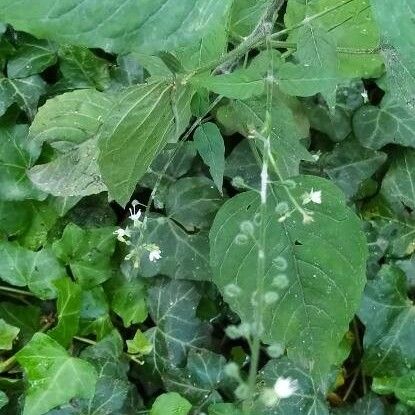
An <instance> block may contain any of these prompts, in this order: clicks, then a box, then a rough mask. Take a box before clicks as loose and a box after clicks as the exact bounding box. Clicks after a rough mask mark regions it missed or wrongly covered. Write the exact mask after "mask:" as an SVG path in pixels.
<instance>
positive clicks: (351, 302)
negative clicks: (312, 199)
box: [210, 176, 367, 373]
mask: <svg viewBox="0 0 415 415" xmlns="http://www.w3.org/2000/svg"><path fill="white" fill-rule="evenodd" d="M294 182H295V185H296V186H295V188H294V189H293V190H292V191H291V193H292V195H293V197H294V198H295V199H296V200H299V201H301V200H302V195H303V194H304V193H305V192H310V189H314V190H317V189H318V190H319V191H321V199H322V203H321V205H316V204H313V206H312V207H311V206H310V209H312V211H313V212H314V216H313V218H314V221H313V222H311V223H309V224H303V223H302V216H301V215H300V214H298V213H297V212H296V213H293V214H292V215H291V216H289V217H288V218H287V219H286V220H285V221H283V222H279V221H278V218H279V216H278V215H277V214H276V213H275V207H276V206H277V204H278V203H280V202H286V203H288V211H291V210H293V209H294V206H292V202H291V199H289V200H287V199H288V198H287V193H286V191H285V190H284V189H283V188H281V187H279V186H274V187H273V188H272V195H270V196H269V198H268V201H267V213H266V223H267V229H266V245H265V246H266V247H267V251H266V266H265V269H266V273H265V276H262V275H257V272H258V271H257V255H258V252H257V249H256V245H255V243H254V240H257V238H258V232H259V231H258V228H256V227H255V225H254V223H255V215H256V213H257V212H258V210H259V206H260V198H259V195H258V194H257V193H254V192H245V193H242V194H240V195H237V196H236V197H233V198H232V199H231V200H229V201H228V202H226V203H225V204H224V205H223V206H222V208H221V209H220V210H219V212H218V214H217V216H216V218H215V221H214V223H213V226H212V228H211V231H210V247H211V265H212V268H213V274H214V278H213V281H214V282H215V284H216V285H217V286H218V287H219V288H220V290H221V291H222V293H224V298H225V300H226V301H227V302H228V303H229V304H230V306H231V307H232V309H233V310H234V311H236V312H237V314H238V315H239V316H240V317H241V319H242V321H243V322H248V323H250V322H252V316H253V315H254V314H255V312H254V308H253V306H252V301H251V300H252V295H253V294H254V293H255V292H256V290H257V289H258V288H257V287H258V284H259V278H264V281H263V284H264V289H265V291H266V292H267V291H273V290H275V288H273V285H272V283H273V279H274V278H275V277H277V276H278V275H279V274H281V270H279V269H278V266H277V265H276V264H277V263H278V262H277V263H275V262H273V260H274V259H275V258H279V257H282V258H283V259H285V261H286V262H287V269H286V271H285V274H286V277H287V278H288V287H287V289H286V290H285V291H284V292H283V293H282V294H281V299H280V300H279V301H278V302H277V303H276V304H274V305H270V306H269V307H268V308H267V310H266V311H265V313H264V321H263V324H264V330H265V331H264V335H263V340H264V341H265V342H268V343H275V342H280V343H283V344H285V345H286V346H287V351H288V356H289V357H290V358H291V359H292V360H293V361H295V362H299V361H306V362H308V364H309V365H310V366H313V368H314V369H313V370H314V371H316V373H317V372H318V371H321V372H324V371H327V370H328V369H329V367H330V364H331V363H332V362H334V361H335V359H336V356H335V354H336V350H337V347H338V345H339V343H340V341H341V339H342V337H343V335H344V333H345V332H346V331H347V329H348V324H349V321H350V319H351V318H352V316H353V314H354V312H355V311H356V309H357V307H358V304H359V301H360V296H361V293H362V291H363V287H364V283H365V264H366V256H367V254H366V241H365V238H364V235H363V233H362V232H361V231H360V225H359V221H358V219H357V217H356V216H355V215H354V214H353V213H352V211H350V210H349V209H348V208H347V207H346V206H345V202H344V196H343V194H342V193H341V192H340V191H339V190H338V189H337V188H336V187H335V186H333V185H332V184H331V183H330V182H328V181H326V180H324V179H320V178H317V177H309V176H300V177H298V178H296V179H294ZM243 221H250V222H251V223H252V224H253V225H252V226H253V227H254V229H253V236H254V237H253V238H251V239H248V241H247V242H246V243H244V244H238V243H236V241H235V238H236V237H237V235H238V234H239V233H240V225H241V223H242V222H243ZM345 233H347V235H348V238H347V240H345V239H344V238H343V237H342V236H341V235H344V234H345ZM228 284H235V285H237V286H239V287H240V288H241V293H240V295H239V296H236V297H232V296H229V295H228V294H227V292H226V289H225V287H226V286H227V285H228ZM334 304H337V306H336V307H338V305H339V304H341V308H342V310H343V312H342V313H334V312H333V310H334V308H333V307H334ZM323 356H324V358H323Z"/></svg>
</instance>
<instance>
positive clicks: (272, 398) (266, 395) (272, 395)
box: [261, 376, 299, 407]
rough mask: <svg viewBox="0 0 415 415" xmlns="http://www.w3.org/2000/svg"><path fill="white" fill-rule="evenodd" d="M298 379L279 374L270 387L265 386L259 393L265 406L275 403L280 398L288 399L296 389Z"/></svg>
mask: <svg viewBox="0 0 415 415" xmlns="http://www.w3.org/2000/svg"><path fill="white" fill-rule="evenodd" d="M298 389H299V387H298V381H297V380H295V379H291V378H285V377H283V376H280V377H279V378H278V379H277V380H276V382H275V384H274V386H273V387H272V388H265V389H264V390H263V391H262V393H261V400H262V402H263V403H264V405H265V406H268V407H271V406H274V405H277V404H278V402H279V401H280V400H281V399H288V398H291V396H293V395H295V394H296V393H297V391H298Z"/></svg>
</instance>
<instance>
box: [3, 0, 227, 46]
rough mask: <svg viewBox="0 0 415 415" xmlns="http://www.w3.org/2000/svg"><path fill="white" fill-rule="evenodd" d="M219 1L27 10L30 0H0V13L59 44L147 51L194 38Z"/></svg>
mask: <svg viewBox="0 0 415 415" xmlns="http://www.w3.org/2000/svg"><path fill="white" fill-rule="evenodd" d="M224 3H225V4H226V3H230V1H226V2H221V3H220V4H219V3H215V2H211V1H206V0H184V1H182V2H181V3H180V5H177V3H176V2H173V3H172V2H171V1H170V0H157V1H156V2H155V3H151V4H150V3H147V2H146V1H143V0H140V1H139V2H132V3H126V4H124V5H120V4H119V3H114V2H112V1H110V0H104V2H101V3H100V4H99V5H98V4H97V3H96V2H95V1H94V0H87V1H85V2H83V3H82V4H80V5H78V7H75V8H73V7H71V6H73V4H72V3H71V1H70V0H60V1H59V3H58V4H56V3H55V1H54V0H46V1H43V2H42V4H41V5H40V6H39V7H38V8H37V9H36V10H31V12H30V13H27V11H28V10H29V7H30V5H31V4H32V3H31V2H30V0H19V1H18V2H17V3H15V4H14V7H13V8H11V7H10V4H9V3H8V2H7V1H5V0H1V1H0V15H1V16H2V19H3V21H5V22H6V23H10V24H12V25H13V26H14V27H15V28H16V29H18V30H23V31H25V32H28V33H31V34H33V35H35V36H37V37H44V38H48V39H51V40H56V41H57V42H60V43H63V44H68V43H69V44H76V45H82V46H87V47H90V48H102V49H104V50H106V51H108V52H117V53H121V52H130V51H132V50H139V51H141V52H143V53H147V54H152V53H154V52H156V51H159V50H170V49H176V48H177V47H179V46H182V45H188V44H192V43H193V42H195V41H197V40H198V39H200V37H201V36H202V35H203V34H204V33H205V32H206V31H208V30H209V28H210V26H211V24H212V23H213V22H215V21H217V20H219V19H220V18H221V16H222V15H223V14H224V12H226V11H227V9H228V7H225V4H224ZM45 16H47V18H45ZM133 16H134V18H133ZM102 22H105V24H100V23H102ZM91 28H92V29H91Z"/></svg>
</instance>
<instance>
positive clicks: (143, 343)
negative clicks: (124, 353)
mask: <svg viewBox="0 0 415 415" xmlns="http://www.w3.org/2000/svg"><path fill="white" fill-rule="evenodd" d="M126 343H127V350H128V353H130V354H137V355H140V356H143V355H147V354H150V353H151V350H152V348H153V346H152V344H151V343H150V342H149V340H148V339H147V337H146V336H145V335H144V334H143V332H142V331H141V330H137V331H136V333H135V334H134V338H133V339H132V340H127V341H126Z"/></svg>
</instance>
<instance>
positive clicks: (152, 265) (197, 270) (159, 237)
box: [141, 216, 211, 281]
mask: <svg viewBox="0 0 415 415" xmlns="http://www.w3.org/2000/svg"><path fill="white" fill-rule="evenodd" d="M146 232H147V234H146V236H147V242H148V243H154V244H156V245H157V246H158V247H159V248H160V250H161V259H159V260H157V261H154V262H151V261H150V260H149V259H148V256H147V255H145V256H144V257H143V258H142V260H141V272H142V274H143V276H145V277H153V276H155V275H157V274H162V275H167V276H169V277H171V278H173V279H189V280H198V281H206V280H209V279H210V278H211V271H210V266H209V239H208V233H207V231H206V230H201V231H199V232H194V233H187V232H186V231H185V230H183V228H182V227H180V226H179V225H177V224H176V223H175V222H174V221H173V220H171V219H169V218H166V217H164V216H154V217H150V218H149V219H148V221H147V229H146Z"/></svg>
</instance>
